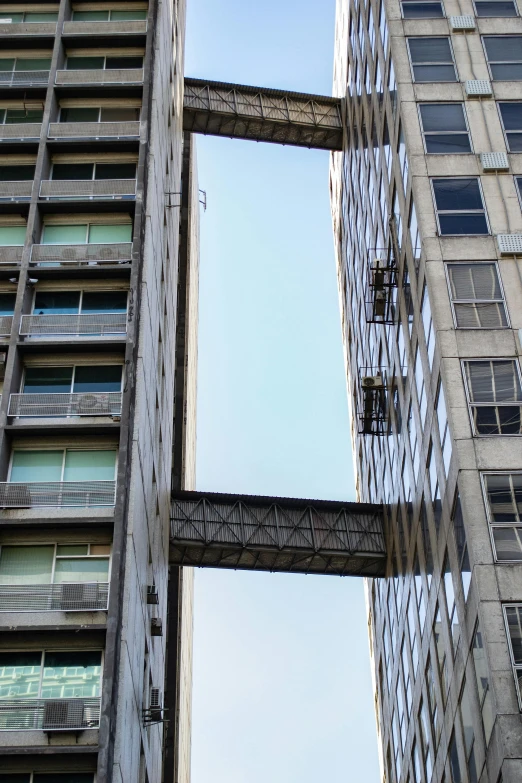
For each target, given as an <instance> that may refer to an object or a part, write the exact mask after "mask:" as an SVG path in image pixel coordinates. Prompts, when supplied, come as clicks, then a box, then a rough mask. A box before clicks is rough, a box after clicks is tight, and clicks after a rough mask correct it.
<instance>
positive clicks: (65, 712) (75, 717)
mask: <svg viewBox="0 0 522 783" xmlns="http://www.w3.org/2000/svg"><path fill="white" fill-rule="evenodd" d="M83 709H84V704H83V701H81V700H80V699H74V700H73V699H71V700H69V701H48V702H47V703H46V704H45V708H44V717H43V726H42V728H43V730H44V731H52V730H53V729H61V730H63V729H68V728H81V727H82V726H83V723H84V718H83Z"/></svg>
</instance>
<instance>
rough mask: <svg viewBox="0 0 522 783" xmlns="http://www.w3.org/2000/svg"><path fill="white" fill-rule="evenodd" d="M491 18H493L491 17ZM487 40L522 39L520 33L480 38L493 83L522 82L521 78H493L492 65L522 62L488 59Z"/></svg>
mask: <svg viewBox="0 0 522 783" xmlns="http://www.w3.org/2000/svg"><path fill="white" fill-rule="evenodd" d="M481 18H483V17H481ZM489 18H492V17H489ZM497 18H498V17H497ZM507 18H508V19H509V18H510V17H507ZM486 38H522V35H520V34H519V33H509V34H505V35H497V34H494V33H493V34H492V33H488V34H487V35H481V37H480V40H481V43H482V48H483V50H484V57H485V59H486V63H487V66H488V72H489V75H490V78H491V81H493V82H505V81H508V82H510V81H515V82H520V81H522V78H520V79H495V77H494V76H493V71H492V70H491V63H493V65H509V64H510V63H516V64H518V63H520V65H522V60H491V61H490V60H489V59H488V52H487V49H486V42H485V39H486Z"/></svg>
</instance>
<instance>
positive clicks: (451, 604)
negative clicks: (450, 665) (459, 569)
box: [442, 552, 460, 655]
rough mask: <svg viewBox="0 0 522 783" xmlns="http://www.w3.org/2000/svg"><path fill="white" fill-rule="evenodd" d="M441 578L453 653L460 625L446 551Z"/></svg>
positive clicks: (455, 648) (458, 638)
mask: <svg viewBox="0 0 522 783" xmlns="http://www.w3.org/2000/svg"><path fill="white" fill-rule="evenodd" d="M442 580H443V582H444V595H445V597H446V608H447V610H448V619H449V624H450V628H451V637H452V639H453V654H454V655H455V654H456V652H457V647H458V644H459V640H460V626H459V618H458V614H457V605H456V603H455V590H454V588H453V576H452V574H451V566H450V562H449V557H448V553H447V552H446V555H445V557H444V564H443V566H442Z"/></svg>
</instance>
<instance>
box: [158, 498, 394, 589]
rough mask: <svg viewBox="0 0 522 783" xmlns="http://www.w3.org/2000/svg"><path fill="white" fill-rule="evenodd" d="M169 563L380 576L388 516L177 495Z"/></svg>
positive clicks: (367, 510) (353, 506)
mask: <svg viewBox="0 0 522 783" xmlns="http://www.w3.org/2000/svg"><path fill="white" fill-rule="evenodd" d="M170 525H171V527H170V563H171V565H177V566H204V567H207V568H233V569H238V570H248V571H272V572H277V571H279V572H287V573H288V572H292V573H304V574H333V575H337V576H369V577H382V576H384V573H385V566H386V547H385V540H384V533H383V511H382V507H381V506H378V505H371V504H366V503H341V502H337V501H330V500H301V499H295V498H275V497H260V496H255V495H228V494H220V493H219V494H218V493H206V492H188V491H178V492H173V495H172V514H171V523H170Z"/></svg>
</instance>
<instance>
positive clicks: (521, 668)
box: [502, 602, 522, 710]
mask: <svg viewBox="0 0 522 783" xmlns="http://www.w3.org/2000/svg"><path fill="white" fill-rule="evenodd" d="M510 608H516V609H521V608H522V604H521V603H516V602H510V603H506V604H504V603H503V604H502V614H503V616H504V628H505V631H506V638H507V643H508V648H509V659H510V661H511V669H512V671H513V679H514V681H515V691H516V694H517V699H518V706H519V709H520V710H522V694H521V693H520V688H519V686H518V676H517V672H519V671H520V672H522V665H521V664H516V663H515V657H514V655H513V647H512V644H511V634H510V633H509V623H508V619H507V612H506V609H510Z"/></svg>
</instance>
